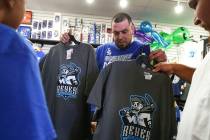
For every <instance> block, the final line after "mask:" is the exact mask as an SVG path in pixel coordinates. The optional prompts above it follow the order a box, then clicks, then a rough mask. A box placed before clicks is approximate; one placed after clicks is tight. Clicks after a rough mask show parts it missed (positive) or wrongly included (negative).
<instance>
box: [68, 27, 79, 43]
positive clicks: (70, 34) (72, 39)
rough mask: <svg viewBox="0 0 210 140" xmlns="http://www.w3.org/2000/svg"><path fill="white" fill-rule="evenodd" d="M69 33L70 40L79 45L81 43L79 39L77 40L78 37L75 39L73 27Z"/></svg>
mask: <svg viewBox="0 0 210 140" xmlns="http://www.w3.org/2000/svg"><path fill="white" fill-rule="evenodd" d="M68 35H69V37H70V39H69V41H70V42H72V41H73V42H74V43H75V44H77V45H79V44H80V42H79V41H77V40H76V39H75V37H74V35H72V29H70V30H69V33H68Z"/></svg>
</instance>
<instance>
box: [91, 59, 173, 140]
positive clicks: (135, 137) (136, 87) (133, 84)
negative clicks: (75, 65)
mask: <svg viewBox="0 0 210 140" xmlns="http://www.w3.org/2000/svg"><path fill="white" fill-rule="evenodd" d="M88 103H90V104H94V105H95V106H96V107H97V108H98V112H99V114H98V118H97V120H98V126H97V128H96V132H95V134H94V136H93V139H94V140H170V139H172V138H173V137H174V135H176V120H175V108H174V102H173V94H172V89H171V81H170V79H169V77H168V76H167V75H164V74H160V73H154V72H152V71H150V70H146V69H143V68H141V66H140V65H139V64H137V63H136V61H135V60H132V61H124V62H114V63H112V64H110V65H108V66H107V67H106V68H105V69H103V70H102V71H101V73H100V75H99V77H98V79H97V81H96V83H95V85H94V87H93V89H92V91H91V94H90V96H89V98H88Z"/></svg>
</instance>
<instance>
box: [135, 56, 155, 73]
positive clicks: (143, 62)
mask: <svg viewBox="0 0 210 140" xmlns="http://www.w3.org/2000/svg"><path fill="white" fill-rule="evenodd" d="M136 63H137V64H138V65H140V66H141V67H142V68H143V69H150V70H151V69H152V68H153V66H152V65H151V64H150V61H149V57H148V56H147V55H146V54H145V53H141V54H139V56H138V57H137V58H136Z"/></svg>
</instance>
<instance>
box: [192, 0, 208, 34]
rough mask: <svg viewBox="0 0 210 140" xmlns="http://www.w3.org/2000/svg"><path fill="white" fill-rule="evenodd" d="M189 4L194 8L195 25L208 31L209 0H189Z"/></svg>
mask: <svg viewBox="0 0 210 140" xmlns="http://www.w3.org/2000/svg"><path fill="white" fill-rule="evenodd" d="M189 6H190V7H191V8H193V9H195V20H194V24H195V25H200V26H201V27H203V28H204V29H205V30H207V31H210V12H209V11H210V10H209V9H210V0H189Z"/></svg>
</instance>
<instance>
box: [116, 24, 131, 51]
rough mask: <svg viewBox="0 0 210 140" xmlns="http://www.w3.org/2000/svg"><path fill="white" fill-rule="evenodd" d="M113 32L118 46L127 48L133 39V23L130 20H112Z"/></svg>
mask: <svg viewBox="0 0 210 140" xmlns="http://www.w3.org/2000/svg"><path fill="white" fill-rule="evenodd" d="M112 33H113V36H114V41H115V44H116V45H117V47H119V48H122V49H123V48H126V47H127V46H128V44H129V43H130V42H131V40H132V35H133V25H132V23H130V24H129V22H128V20H124V21H122V22H119V23H115V22H112Z"/></svg>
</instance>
